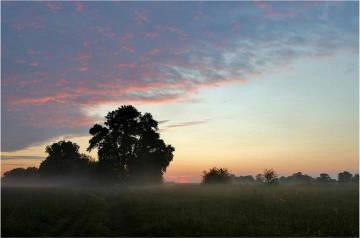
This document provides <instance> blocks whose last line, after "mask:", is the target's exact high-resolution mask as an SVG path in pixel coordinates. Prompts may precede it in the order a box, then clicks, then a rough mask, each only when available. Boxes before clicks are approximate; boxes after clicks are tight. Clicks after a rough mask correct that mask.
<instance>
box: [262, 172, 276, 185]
mask: <svg viewBox="0 0 360 238" xmlns="http://www.w3.org/2000/svg"><path fill="white" fill-rule="evenodd" d="M264 178H265V183H267V184H275V183H277V182H278V179H277V178H278V175H277V174H276V172H275V170H273V169H265V170H264Z"/></svg>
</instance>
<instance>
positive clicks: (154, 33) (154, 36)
mask: <svg viewBox="0 0 360 238" xmlns="http://www.w3.org/2000/svg"><path fill="white" fill-rule="evenodd" d="M145 36H146V37H148V38H156V37H158V36H159V33H158V32H146V33H145Z"/></svg>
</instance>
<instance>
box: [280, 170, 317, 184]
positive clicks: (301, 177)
mask: <svg viewBox="0 0 360 238" xmlns="http://www.w3.org/2000/svg"><path fill="white" fill-rule="evenodd" d="M314 181H315V179H314V178H312V177H311V176H309V175H307V174H303V173H302V172H297V173H294V174H293V175H291V176H289V177H287V182H288V183H294V184H308V183H312V182H314Z"/></svg>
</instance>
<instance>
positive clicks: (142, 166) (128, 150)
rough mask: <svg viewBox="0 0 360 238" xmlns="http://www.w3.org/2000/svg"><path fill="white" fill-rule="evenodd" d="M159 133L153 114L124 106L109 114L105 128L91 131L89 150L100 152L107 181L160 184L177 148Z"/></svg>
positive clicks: (99, 126)
mask: <svg viewBox="0 0 360 238" xmlns="http://www.w3.org/2000/svg"><path fill="white" fill-rule="evenodd" d="M158 131H159V129H158V123H157V121H155V120H154V119H153V117H152V116H151V114H150V113H145V114H144V115H142V114H141V113H140V112H139V111H138V110H136V108H135V107H133V106H122V107H120V108H118V109H117V110H115V111H112V112H109V113H108V114H107V116H106V117H105V123H104V126H102V125H99V124H95V125H94V126H93V127H92V128H91V129H90V131H89V132H90V134H91V135H92V138H91V139H90V141H89V143H90V145H89V147H88V151H91V150H92V149H94V148H97V149H98V155H99V166H98V168H99V173H101V174H102V176H103V177H105V178H108V179H113V180H115V181H119V179H123V180H130V181H137V182H146V183H150V182H152V183H153V182H155V183H159V182H162V177H163V174H164V173H165V171H166V168H167V167H168V165H169V164H170V162H171V161H172V159H173V152H174V150H175V149H174V147H172V146H171V145H166V144H165V142H164V141H163V140H162V139H160V135H159V132H158Z"/></svg>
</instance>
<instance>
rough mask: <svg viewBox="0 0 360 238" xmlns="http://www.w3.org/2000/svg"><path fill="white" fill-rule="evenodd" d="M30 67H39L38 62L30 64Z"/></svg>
mask: <svg viewBox="0 0 360 238" xmlns="http://www.w3.org/2000/svg"><path fill="white" fill-rule="evenodd" d="M30 66H33V67H37V66H39V62H36V61H34V62H31V63H30Z"/></svg>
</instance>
